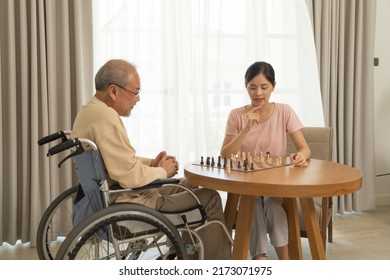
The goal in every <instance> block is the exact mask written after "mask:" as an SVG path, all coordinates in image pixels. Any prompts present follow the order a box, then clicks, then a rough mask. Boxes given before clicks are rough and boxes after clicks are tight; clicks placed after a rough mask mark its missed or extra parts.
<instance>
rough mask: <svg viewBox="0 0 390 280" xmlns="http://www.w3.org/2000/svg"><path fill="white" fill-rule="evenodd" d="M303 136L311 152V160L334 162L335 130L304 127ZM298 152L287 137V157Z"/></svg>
mask: <svg viewBox="0 0 390 280" xmlns="http://www.w3.org/2000/svg"><path fill="white" fill-rule="evenodd" d="M302 132H303V135H304V136H305V139H306V142H307V144H308V145H309V148H310V150H311V158H314V159H322V160H330V161H331V160H332V146H333V129H332V128H331V127H304V128H302ZM294 152H296V148H295V146H294V143H293V142H292V140H291V138H290V136H287V155H289V154H290V153H294Z"/></svg>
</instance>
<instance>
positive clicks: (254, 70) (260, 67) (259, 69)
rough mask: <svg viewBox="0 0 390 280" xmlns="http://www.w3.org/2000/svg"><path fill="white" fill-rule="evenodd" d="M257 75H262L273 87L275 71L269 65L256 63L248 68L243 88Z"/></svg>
mask: <svg viewBox="0 0 390 280" xmlns="http://www.w3.org/2000/svg"><path fill="white" fill-rule="evenodd" d="M259 74H263V75H264V77H265V78H266V79H267V80H268V81H269V82H270V83H271V84H272V85H273V86H275V71H274V68H273V67H272V65H271V64H269V63H267V62H264V61H257V62H255V63H253V64H252V65H251V66H249V67H248V69H247V70H246V73H245V87H246V86H247V85H248V83H249V82H250V80H252V79H253V78H254V77H256V76H257V75H259Z"/></svg>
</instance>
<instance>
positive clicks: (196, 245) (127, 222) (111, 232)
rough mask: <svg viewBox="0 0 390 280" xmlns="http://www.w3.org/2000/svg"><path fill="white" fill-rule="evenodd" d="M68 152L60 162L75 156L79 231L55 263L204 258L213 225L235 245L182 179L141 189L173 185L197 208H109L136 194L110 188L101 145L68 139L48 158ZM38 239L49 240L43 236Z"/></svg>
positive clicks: (75, 211) (66, 241) (129, 205)
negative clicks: (204, 234)
mask: <svg viewBox="0 0 390 280" xmlns="http://www.w3.org/2000/svg"><path fill="white" fill-rule="evenodd" d="M85 147H88V148H85ZM66 150H72V153H71V154H70V155H68V156H67V157H66V158H65V159H63V160H62V161H61V163H60V164H62V162H64V161H65V160H67V159H69V158H72V160H73V163H74V166H75V168H76V171H77V175H78V177H79V182H80V184H79V186H78V187H77V192H76V196H75V197H73V209H72V222H73V224H74V227H73V229H72V230H71V231H70V232H69V233H68V234H67V235H66V238H65V239H64V240H63V242H62V244H61V246H60V248H59V250H58V252H57V254H56V256H55V259H77V260H79V259H86V260H111V259H123V260H143V259H154V260H169V259H187V258H191V259H203V258H204V245H203V242H202V240H201V238H200V236H199V234H198V233H199V231H200V230H202V229H203V228H205V227H207V226H208V225H210V224H213V223H217V224H219V226H221V227H222V228H223V229H224V232H225V234H226V235H227V236H228V238H229V240H230V242H231V244H232V243H233V241H232V239H231V236H230V234H229V232H228V231H227V229H226V227H225V225H224V224H223V223H220V222H219V221H208V220H207V218H206V214H205V211H204V209H203V206H202V205H201V204H200V202H199V200H198V198H197V197H196V195H195V194H194V193H193V191H192V190H191V189H188V188H187V187H185V186H182V185H180V184H178V182H179V180H178V179H175V178H171V179H165V180H157V181H154V182H152V183H150V184H148V185H146V186H143V187H141V188H155V187H160V186H167V185H168V186H169V185H172V186H176V187H179V188H182V189H183V191H188V192H189V193H191V194H192V196H193V198H194V202H196V206H195V207H192V208H190V209H188V210H186V211H181V212H174V213H166V212H165V213H162V212H159V211H157V210H155V209H151V208H148V207H146V206H144V205H140V204H134V203H115V204H110V203H109V202H110V195H112V194H115V193H118V192H126V191H132V190H131V189H123V188H121V187H119V186H109V184H108V180H107V178H108V177H107V174H106V170H105V167H104V162H103V160H102V157H101V154H100V152H99V150H98V147H97V146H96V144H95V143H93V142H92V141H90V140H88V139H82V138H75V139H69V138H68V139H67V140H64V141H62V142H61V143H60V144H58V145H56V146H54V147H52V148H50V149H49V152H48V155H54V154H57V153H59V152H63V151H66ZM137 189H140V188H137ZM49 208H50V207H49ZM38 238H41V239H42V240H45V238H43V237H42V236H40V237H38Z"/></svg>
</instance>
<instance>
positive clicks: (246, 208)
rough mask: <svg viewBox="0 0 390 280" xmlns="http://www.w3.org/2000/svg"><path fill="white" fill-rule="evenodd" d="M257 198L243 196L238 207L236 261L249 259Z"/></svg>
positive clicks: (235, 243) (234, 250)
mask: <svg viewBox="0 0 390 280" xmlns="http://www.w3.org/2000/svg"><path fill="white" fill-rule="evenodd" d="M255 202H256V197H255V196H250V195H241V198H240V204H239V206H238V215H237V222H236V231H235V237H234V246H233V255H232V259H234V260H246V259H248V250H249V243H250V237H251V232H252V220H253V212H254V207H255Z"/></svg>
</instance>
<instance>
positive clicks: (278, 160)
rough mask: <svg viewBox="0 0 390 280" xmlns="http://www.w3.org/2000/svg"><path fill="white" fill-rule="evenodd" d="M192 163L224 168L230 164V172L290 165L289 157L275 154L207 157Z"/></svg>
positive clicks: (253, 170)
mask: <svg viewBox="0 0 390 280" xmlns="http://www.w3.org/2000/svg"><path fill="white" fill-rule="evenodd" d="M193 164H194V165H199V166H206V167H210V168H218V169H225V170H227V169H229V167H228V166H230V171H231V172H232V171H238V172H256V171H260V170H266V169H271V168H278V167H283V166H289V165H291V160H290V157H275V156H268V157H262V158H260V159H259V158H257V159H256V158H254V159H251V160H240V159H221V158H220V157H218V158H217V159H214V158H213V157H207V160H206V161H205V160H203V158H202V159H201V160H200V161H199V162H194V163H193Z"/></svg>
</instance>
